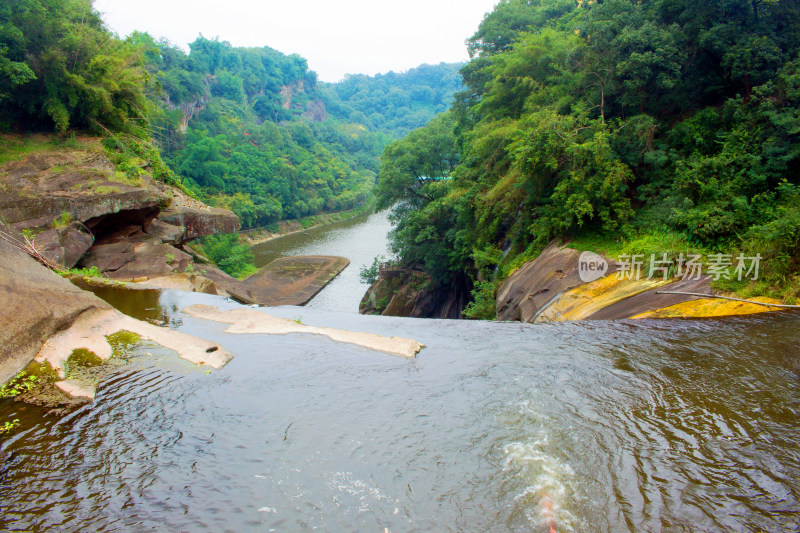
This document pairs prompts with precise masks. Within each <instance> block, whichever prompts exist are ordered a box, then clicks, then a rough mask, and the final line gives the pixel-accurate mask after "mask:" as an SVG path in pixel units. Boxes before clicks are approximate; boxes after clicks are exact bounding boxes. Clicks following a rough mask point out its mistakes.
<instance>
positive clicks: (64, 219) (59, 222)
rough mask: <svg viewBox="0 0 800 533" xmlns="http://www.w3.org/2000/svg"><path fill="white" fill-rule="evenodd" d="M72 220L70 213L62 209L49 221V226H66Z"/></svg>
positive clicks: (59, 227)
mask: <svg viewBox="0 0 800 533" xmlns="http://www.w3.org/2000/svg"><path fill="white" fill-rule="evenodd" d="M73 220H74V219H73V218H72V213H68V212H67V211H64V212H62V213H61V215H59V217H58V218H56V219H55V220H53V222H51V223H50V226H51V227H52V228H53V229H62V228H66V227H67V226H69V223H70V222H72V221H73Z"/></svg>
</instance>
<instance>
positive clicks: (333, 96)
mask: <svg viewBox="0 0 800 533" xmlns="http://www.w3.org/2000/svg"><path fill="white" fill-rule="evenodd" d="M463 66H464V63H439V64H438V65H420V66H419V67H417V68H412V69H411V70H409V71H408V72H401V73H396V72H389V73H388V74H378V75H376V76H365V75H363V74H351V75H348V76H347V77H346V78H345V79H344V80H343V81H341V82H338V83H321V84H320V86H321V89H322V91H321V92H322V96H323V99H324V101H325V105H326V106H327V109H328V112H329V113H330V114H331V115H332V116H334V117H336V118H338V119H340V120H345V121H348V122H355V123H358V124H363V125H364V126H366V127H367V128H369V129H371V130H374V131H380V132H383V133H387V134H389V135H391V136H392V137H394V138H401V137H404V136H405V135H407V134H408V133H409V132H410V131H411V130H414V129H416V128H420V127H422V126H424V125H425V124H426V123H427V122H428V121H429V120H430V119H431V118H433V117H434V116H435V115H437V114H438V113H441V112H443V111H446V110H447V109H448V108H449V107H450V104H451V103H452V102H453V94H454V93H455V92H456V91H459V90H461V88H462V85H461V75H460V74H459V70H460V69H461V67H463Z"/></svg>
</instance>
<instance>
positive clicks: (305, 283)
mask: <svg viewBox="0 0 800 533" xmlns="http://www.w3.org/2000/svg"><path fill="white" fill-rule="evenodd" d="M349 264H350V260H349V259H347V258H345V257H336V256H330V255H296V256H291V257H281V258H278V259H275V260H274V261H272V262H271V263H270V264H268V265H266V266H264V267H262V268H261V269H260V270H259V271H258V272H256V273H255V274H253V275H252V276H250V277H248V278H246V279H245V280H243V281H241V282H238V283H234V282H231V281H229V282H228V283H227V288H226V290H227V292H228V294H230V296H231V297H232V298H233V299H234V300H237V301H239V302H241V303H245V304H259V305H270V306H276V305H305V304H306V303H308V302H309V301H310V300H311V299H312V298H313V297H314V296H316V295H317V293H319V291H321V290H322V289H323V288H325V286H326V285H327V284H328V283H330V282H331V281H333V279H334V278H335V277H336V276H338V275H339V273H340V272H341V271H342V270H344V269H345V268H347V266H348V265H349Z"/></svg>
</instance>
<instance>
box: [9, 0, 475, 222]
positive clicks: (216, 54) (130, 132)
mask: <svg viewBox="0 0 800 533" xmlns="http://www.w3.org/2000/svg"><path fill="white" fill-rule="evenodd" d="M460 67H461V65H448V64H440V65H435V66H430V65H423V66H421V67H418V68H416V69H412V70H410V71H409V72H407V73H399V74H397V73H393V72H390V73H388V74H385V75H381V76H375V77H368V76H363V75H354V76H349V77H348V78H347V79H345V80H344V81H343V82H341V83H340V84H326V83H320V82H318V80H317V76H316V74H315V73H314V72H313V71H311V70H309V68H308V64H307V62H306V60H305V59H303V58H302V57H300V56H298V55H296V54H292V55H285V54H283V53H281V52H279V51H277V50H274V49H272V48H269V47H262V48H236V47H233V46H231V45H230V44H229V43H227V42H224V41H219V40H218V39H209V38H206V37H203V36H202V35H200V36H199V37H198V38H197V39H196V40H195V41H194V42H192V43H190V44H189V53H188V54H187V53H185V52H184V51H183V50H181V49H180V48H179V47H177V46H175V45H173V44H171V43H169V42H167V41H166V40H163V39H157V38H154V37H153V36H151V35H148V34H146V33H141V32H134V33H133V34H132V35H130V36H128V37H127V38H124V39H121V38H119V37H118V36H116V35H114V34H113V33H111V32H110V31H109V30H108V29H107V28H105V26H104V24H103V21H102V19H101V18H100V16H99V14H98V13H97V12H96V11H95V10H94V9H93V8H92V4H91V2H89V1H86V0H64V1H62V0H20V1H19V2H6V3H3V5H2V6H0V73H2V77H0V128H1V129H2V130H4V131H11V132H19V133H26V132H40V131H54V132H57V133H60V134H62V135H67V134H68V133H69V132H74V131H86V132H91V133H94V134H98V135H101V136H103V137H104V144H105V146H106V147H107V149H108V150H109V153H110V154H111V155H112V159H113V160H114V162H115V163H116V164H117V165H118V168H119V169H120V170H123V171H125V172H128V173H130V174H138V173H141V172H144V170H143V168H145V167H146V168H148V169H149V172H150V173H151V174H152V175H153V177H155V178H156V179H160V180H163V181H166V182H169V183H171V184H175V185H180V186H181V187H182V188H183V189H184V190H186V191H187V192H189V193H190V194H191V195H192V196H195V197H197V198H199V199H201V200H203V201H206V202H208V203H210V204H212V205H216V206H220V207H226V208H229V209H231V210H232V211H234V212H235V213H236V214H237V215H238V216H239V217H240V219H241V221H242V226H243V227H244V228H251V227H260V226H264V225H268V224H270V223H272V222H275V221H277V220H282V219H294V218H299V217H304V216H307V215H313V214H317V213H322V212H332V211H339V210H346V209H351V208H353V207H356V206H360V205H363V204H364V203H366V202H368V201H370V199H371V198H372V195H373V188H374V186H375V181H376V177H377V173H378V168H379V159H380V155H381V153H382V151H383V148H384V147H385V146H386V144H387V143H389V142H390V141H391V140H393V139H395V138H399V137H402V136H403V135H404V134H405V133H407V132H408V131H410V130H413V129H415V128H419V127H420V126H423V125H424V124H425V123H426V122H427V121H428V120H429V119H430V118H431V117H433V116H434V115H435V114H436V113H438V112H440V111H442V110H444V109H446V108H447V107H448V106H449V105H450V103H451V102H452V97H453V93H454V92H456V90H458V89H460V87H461V85H460V76H459V74H458V69H459V68H460Z"/></svg>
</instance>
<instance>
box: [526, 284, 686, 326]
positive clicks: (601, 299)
mask: <svg viewBox="0 0 800 533" xmlns="http://www.w3.org/2000/svg"><path fill="white" fill-rule="evenodd" d="M671 281H672V280H667V281H664V280H661V279H650V280H648V279H640V280H635V279H627V278H622V279H620V278H619V277H618V276H617V274H611V275H609V276H606V277H604V278H600V279H598V280H595V281H592V282H591V283H585V284H583V285H580V286H578V287H575V288H574V289H571V290H569V291H567V292H564V293H563V294H561V295H559V296H558V297H557V298H556V299H555V300H553V301H552V302H550V303H549V304H548V305H547V306H545V308H544V309H543V310H542V311H541V312H540V313H539V314H538V316H537V317H536V319H535V320H534V321H535V322H558V321H562V320H582V319H585V318H588V317H589V316H590V315H592V314H594V313H596V312H598V311H599V310H601V309H604V308H606V307H608V306H609V305H612V304H614V303H616V302H619V301H621V300H624V299H625V298H630V297H631V296H635V295H637V294H640V293H642V292H645V291H649V290H652V289H655V288H657V287H661V286H663V285H667V284H669V283H670V282H671Z"/></svg>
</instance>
